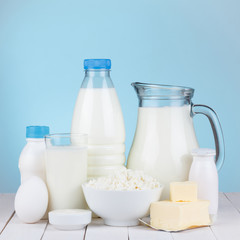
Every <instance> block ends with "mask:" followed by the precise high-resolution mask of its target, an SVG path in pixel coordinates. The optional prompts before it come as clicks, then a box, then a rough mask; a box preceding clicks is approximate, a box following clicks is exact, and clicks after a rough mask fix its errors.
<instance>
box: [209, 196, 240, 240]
mask: <svg viewBox="0 0 240 240" xmlns="http://www.w3.org/2000/svg"><path fill="white" fill-rule="evenodd" d="M211 229H212V231H213V233H214V235H215V237H216V239H218V240H239V239H240V214H239V212H238V210H237V209H236V208H235V207H234V206H233V205H232V203H231V202H230V201H229V200H228V198H227V197H226V196H225V195H224V194H223V193H220V195H219V209H218V217H217V220H216V221H215V222H214V224H213V225H212V226H211Z"/></svg>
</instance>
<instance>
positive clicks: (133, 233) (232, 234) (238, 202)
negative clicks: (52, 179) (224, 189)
mask: <svg viewBox="0 0 240 240" xmlns="http://www.w3.org/2000/svg"><path fill="white" fill-rule="evenodd" d="M13 212H14V194H0V227H1V229H4V230H3V232H2V234H1V235H0V240H5V239H6V240H35V239H36V240H41V239H43V240H55V239H57V240H65V239H66V240H67V239H70V240H74V239H78V240H81V239H86V240H92V239H94V240H98V239H104V240H107V239H114V240H118V239H119V240H128V239H129V240H136V239H138V240H141V239H151V240H154V239H161V240H188V239H189V240H190V239H191V240H198V239H199V240H200V239H201V240H202V239H204V240H229V239H230V240H240V193H226V194H223V193H221V194H220V196H219V211H218V218H217V220H216V221H215V222H214V224H213V225H212V226H211V228H209V227H205V228H198V229H192V230H187V231H182V232H178V233H167V232H162V231H156V230H153V229H150V228H149V227H146V226H143V225H139V226H136V227H110V226H105V225H103V220H102V219H93V221H92V223H91V224H90V225H89V226H88V227H87V229H86V231H85V229H83V230H77V231H61V230H56V229H54V228H53V226H51V225H49V224H48V223H47V221H40V222H38V223H36V224H24V223H23V222H21V221H20V220H19V219H18V217H17V216H16V215H14V216H13V217H12V218H11V216H12V214H13ZM9 219H10V221H9V222H8V220H9ZM6 223H8V224H7V225H6ZM4 227H5V228H4Z"/></svg>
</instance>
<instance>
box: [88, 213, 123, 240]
mask: <svg viewBox="0 0 240 240" xmlns="http://www.w3.org/2000/svg"><path fill="white" fill-rule="evenodd" d="M85 239H86V240H99V239H101V240H107V239H114V240H128V228H127V227H110V226H106V225H103V220H102V219H100V218H96V219H93V221H92V223H91V224H89V225H88V227H87V230H86V236H85Z"/></svg>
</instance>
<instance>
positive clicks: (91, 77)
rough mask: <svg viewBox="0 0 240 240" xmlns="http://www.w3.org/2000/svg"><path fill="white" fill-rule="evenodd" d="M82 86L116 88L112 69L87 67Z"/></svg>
mask: <svg viewBox="0 0 240 240" xmlns="http://www.w3.org/2000/svg"><path fill="white" fill-rule="evenodd" d="M81 88H114V86H113V83H112V80H111V77H110V69H87V70H85V77H84V80H83V82H82V86H81Z"/></svg>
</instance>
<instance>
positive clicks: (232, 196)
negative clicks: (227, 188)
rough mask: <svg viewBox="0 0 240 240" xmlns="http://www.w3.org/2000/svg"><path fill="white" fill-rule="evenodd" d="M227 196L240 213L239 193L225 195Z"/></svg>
mask: <svg viewBox="0 0 240 240" xmlns="http://www.w3.org/2000/svg"><path fill="white" fill-rule="evenodd" d="M225 196H226V197H227V198H228V200H229V201H230V202H231V203H232V204H233V206H234V207H235V208H236V209H237V210H238V211H239V212H240V193H239V192H233V193H225Z"/></svg>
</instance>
